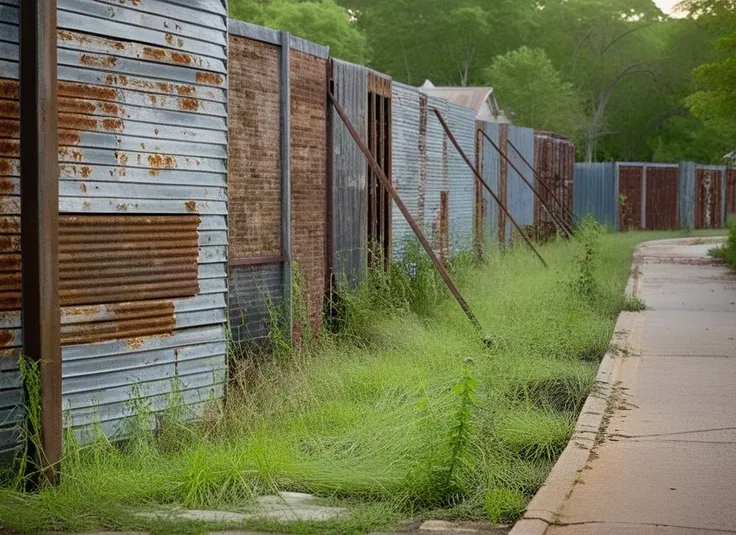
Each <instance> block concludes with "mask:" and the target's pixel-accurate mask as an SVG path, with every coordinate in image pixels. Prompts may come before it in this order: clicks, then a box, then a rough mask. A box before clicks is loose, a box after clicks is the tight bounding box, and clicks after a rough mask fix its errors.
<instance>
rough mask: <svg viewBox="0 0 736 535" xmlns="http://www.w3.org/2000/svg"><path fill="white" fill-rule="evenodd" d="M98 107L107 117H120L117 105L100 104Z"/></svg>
mask: <svg viewBox="0 0 736 535" xmlns="http://www.w3.org/2000/svg"><path fill="white" fill-rule="evenodd" d="M98 106H99V108H100V109H101V110H102V111H103V112H104V113H106V114H108V115H120V106H118V105H117V104H110V103H108V102H102V103H100V104H99V105H98Z"/></svg>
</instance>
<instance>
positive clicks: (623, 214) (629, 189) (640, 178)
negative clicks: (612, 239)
mask: <svg viewBox="0 0 736 535" xmlns="http://www.w3.org/2000/svg"><path fill="white" fill-rule="evenodd" d="M617 174H618V185H619V189H618V194H619V218H618V221H619V230H622V231H625V230H631V229H633V230H639V229H641V228H642V215H643V211H642V192H643V191H644V190H643V183H644V166H643V165H641V164H617Z"/></svg>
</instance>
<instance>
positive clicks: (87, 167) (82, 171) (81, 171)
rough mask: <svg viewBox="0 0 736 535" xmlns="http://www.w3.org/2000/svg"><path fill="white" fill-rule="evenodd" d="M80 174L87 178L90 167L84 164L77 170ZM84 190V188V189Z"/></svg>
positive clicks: (90, 172) (89, 173)
mask: <svg viewBox="0 0 736 535" xmlns="http://www.w3.org/2000/svg"><path fill="white" fill-rule="evenodd" d="M79 172H80V174H81V175H82V178H87V177H89V176H90V175H91V174H92V168H91V167H89V166H87V165H85V166H84V167H82V168H81V169H80V170H79ZM85 191H86V190H85Z"/></svg>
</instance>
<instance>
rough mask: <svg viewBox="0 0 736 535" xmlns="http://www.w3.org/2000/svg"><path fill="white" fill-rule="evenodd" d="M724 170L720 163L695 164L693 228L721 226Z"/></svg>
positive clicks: (722, 222) (725, 169)
mask: <svg viewBox="0 0 736 535" xmlns="http://www.w3.org/2000/svg"><path fill="white" fill-rule="evenodd" d="M726 171H727V168H726V167H725V166H721V165H696V166H695V228H720V227H722V226H723V224H724V221H723V216H724V211H725V210H724V208H725V207H724V203H723V201H724V200H725V199H724V198H723V192H724V189H723V185H724V182H725V180H726Z"/></svg>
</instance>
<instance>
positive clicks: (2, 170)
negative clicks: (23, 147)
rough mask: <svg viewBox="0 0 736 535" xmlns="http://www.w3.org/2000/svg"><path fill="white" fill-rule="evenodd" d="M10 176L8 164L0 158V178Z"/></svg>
mask: <svg viewBox="0 0 736 535" xmlns="http://www.w3.org/2000/svg"><path fill="white" fill-rule="evenodd" d="M9 174H10V162H9V161H8V160H5V159H1V158H0V176H7V175H9Z"/></svg>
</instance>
